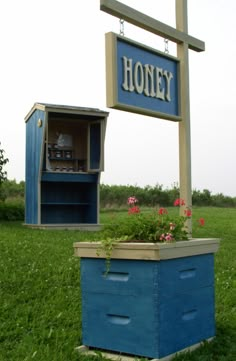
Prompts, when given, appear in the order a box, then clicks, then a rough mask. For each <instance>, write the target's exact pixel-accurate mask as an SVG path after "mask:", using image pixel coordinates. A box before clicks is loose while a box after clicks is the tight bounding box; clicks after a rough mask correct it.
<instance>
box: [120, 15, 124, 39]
mask: <svg viewBox="0 0 236 361" xmlns="http://www.w3.org/2000/svg"><path fill="white" fill-rule="evenodd" d="M124 24H125V21H124V19H120V35H121V36H125V25H124Z"/></svg>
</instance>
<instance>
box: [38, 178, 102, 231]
mask: <svg viewBox="0 0 236 361" xmlns="http://www.w3.org/2000/svg"><path fill="white" fill-rule="evenodd" d="M69 178H70V177H69ZM41 203H42V206H41V223H43V224H50V223H55V224H59V223H85V224H88V223H92V224H94V223H95V224H96V223H97V185H96V183H84V182H82V183H80V182H69V181H68V179H67V182H52V181H51V179H50V181H49V182H46V181H43V182H41Z"/></svg>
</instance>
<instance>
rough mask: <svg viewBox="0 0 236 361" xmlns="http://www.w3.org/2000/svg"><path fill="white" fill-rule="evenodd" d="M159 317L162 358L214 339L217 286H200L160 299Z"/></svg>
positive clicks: (160, 353) (160, 355)
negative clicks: (215, 288) (175, 295)
mask: <svg viewBox="0 0 236 361" xmlns="http://www.w3.org/2000/svg"><path fill="white" fill-rule="evenodd" d="M159 315H160V318H159V323H160V349H159V357H164V356H166V355H169V354H171V353H175V352H177V351H179V350H182V349H184V348H186V347H189V346H191V345H194V344H196V343H199V342H201V341H203V340H206V339H208V338H210V337H213V336H214V335H215V317H214V287H203V288H201V287H198V288H197V289H192V290H191V291H188V292H186V293H182V294H179V295H178V296H177V297H171V298H166V297H165V298H162V297H161V304H160V306H159Z"/></svg>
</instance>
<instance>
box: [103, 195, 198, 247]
mask: <svg viewBox="0 0 236 361" xmlns="http://www.w3.org/2000/svg"><path fill="white" fill-rule="evenodd" d="M127 203H128V207H129V208H128V215H127V216H126V217H125V218H123V219H122V220H120V221H119V223H113V224H110V225H108V226H107V227H106V228H105V234H106V235H107V237H108V238H109V237H110V238H111V237H112V238H113V239H114V238H119V239H122V237H124V238H123V240H125V241H141V242H174V241H180V240H187V239H188V238H189V237H188V232H187V230H186V227H185V223H186V221H187V219H188V218H190V217H191V216H192V212H191V210H190V209H189V208H188V207H186V209H185V210H184V216H181V215H170V214H169V213H168V210H167V209H166V208H162V207H160V208H158V209H157V210H155V211H152V212H142V211H141V209H140V207H139V206H138V200H137V198H136V197H135V196H132V197H129V198H128V200H127ZM174 206H176V207H178V206H185V202H184V200H183V199H181V198H178V199H176V200H175V202H174ZM199 224H200V225H203V224H204V221H203V220H202V219H201V221H199Z"/></svg>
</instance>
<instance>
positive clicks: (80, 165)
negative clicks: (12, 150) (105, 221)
mask: <svg viewBox="0 0 236 361" xmlns="http://www.w3.org/2000/svg"><path fill="white" fill-rule="evenodd" d="M108 114H109V113H107V112H104V111H101V110H99V109H92V108H82V107H77V106H65V105H54V104H45V103H35V104H34V106H33V107H32V109H31V110H30V112H29V113H28V114H27V116H26V117H25V121H26V175H25V224H26V225H29V226H33V227H40V228H44V227H47V228H48V227H51V228H82V229H88V230H90V229H91V230H95V229H97V228H99V183H100V174H101V172H102V171H103V170H104V141H105V130H106V122H107V118H108Z"/></svg>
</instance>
